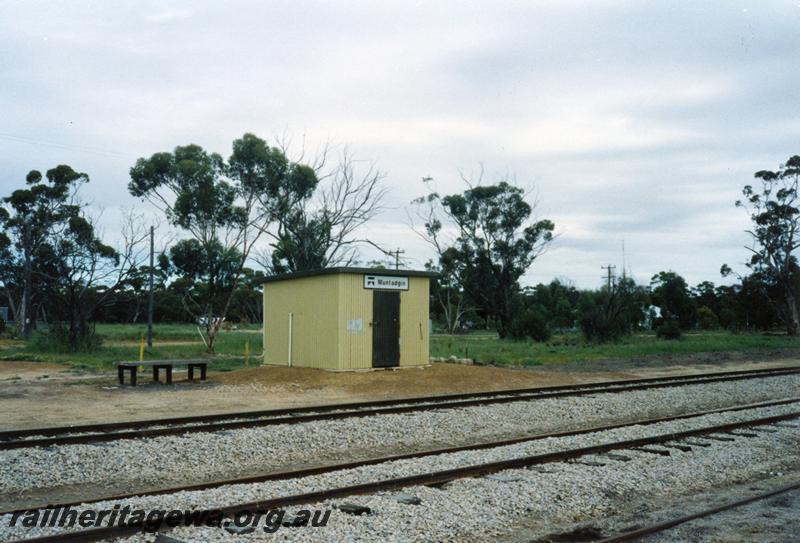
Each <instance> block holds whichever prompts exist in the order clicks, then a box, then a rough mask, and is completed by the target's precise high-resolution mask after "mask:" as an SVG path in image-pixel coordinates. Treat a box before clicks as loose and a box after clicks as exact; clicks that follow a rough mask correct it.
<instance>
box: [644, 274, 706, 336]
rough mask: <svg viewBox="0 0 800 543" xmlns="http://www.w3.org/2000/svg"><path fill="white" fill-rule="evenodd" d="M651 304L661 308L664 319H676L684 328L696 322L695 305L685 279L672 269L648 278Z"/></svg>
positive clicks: (692, 325)
mask: <svg viewBox="0 0 800 543" xmlns="http://www.w3.org/2000/svg"><path fill="white" fill-rule="evenodd" d="M650 288H651V297H652V300H653V304H655V305H657V306H658V307H660V308H661V316H662V317H663V318H664V319H667V320H668V319H676V320H677V321H678V324H679V326H680V327H681V328H682V329H684V330H690V329H692V328H694V326H695V324H696V323H697V306H696V304H695V302H694V300H693V299H692V296H691V293H690V291H689V286H688V285H687V284H686V280H685V279H684V278H683V277H681V276H680V275H678V274H677V273H675V272H673V271H669V272H664V271H662V272H659V273H657V274H656V275H654V276H653V278H652V279H651V280H650Z"/></svg>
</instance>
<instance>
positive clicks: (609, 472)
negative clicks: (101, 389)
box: [0, 406, 800, 541]
mask: <svg viewBox="0 0 800 543" xmlns="http://www.w3.org/2000/svg"><path fill="white" fill-rule="evenodd" d="M796 409H797V407H796V406H781V407H773V408H761V409H753V410H748V411H745V412H734V413H723V414H715V415H707V416H704V417H697V418H695V419H690V420H687V421H676V422H669V423H660V424H654V425H649V426H646V427H643V426H630V427H626V428H621V429H616V430H611V431H607V432H601V433H598V434H587V435H580V436H570V437H565V438H549V439H541V440H536V441H531V442H526V443H522V444H517V445H512V446H507V447H498V448H495V449H490V450H484V451H464V452H459V453H452V454H446V455H439V456H435V457H427V458H422V459H409V460H403V461H397V462H391V463H385V464H380V465H374V466H364V467H361V468H357V469H353V470H345V471H339V472H334V473H327V474H322V475H318V476H313V477H306V478H303V479H297V480H289V481H272V482H266V483H258V484H251V485H236V486H228V487H220V488H216V489H212V490H206V491H198V492H182V493H176V494H172V495H168V496H150V497H141V498H136V499H132V500H128V501H126V504H127V505H130V506H131V507H134V508H136V507H141V508H145V509H157V508H158V509H160V508H166V509H172V508H178V509H182V508H194V509H202V508H210V507H219V506H224V505H230V504H236V503H246V502H250V501H256V500H263V499H268V498H271V497H277V496H286V495H292V494H299V493H303V492H310V491H314V490H321V489H324V488H332V487H339V486H346V485H352V484H358V483H364V482H369V481H376V480H381V479H385V478H392V477H401V476H406V475H413V474H419V473H424V472H429V471H437V470H443V469H450V468H454V467H459V466H464V465H471V464H479V463H484V462H491V461H496V460H503V459H509V458H517V457H521V456H526V455H532V454H541V453H546V452H553V451H556V450H563V449H568V448H575V447H585V446H589V445H594V444H598V443H602V442H609V441H617V440H621V439H633V438H637V437H643V436H647V435H659V434H665V433H669V432H676V431H681V430H687V429H689V428H698V427H705V426H710V425H715V424H721V423H725V422H732V421H738V420H748V419H752V418H757V417H765V416H771V415H777V414H782V413H787V412H793V411H795V410H796ZM773 429H774V430H776V431H775V432H771V433H762V434H761V435H760V437H758V438H736V443H735V445H732V444H731V443H729V442H721V441H708V443H710V444H711V445H710V446H709V447H707V448H699V447H698V448H695V449H693V450H692V451H691V452H686V453H683V452H679V451H674V452H673V456H671V457H668V458H666V457H661V456H658V455H653V454H649V453H644V452H636V451H632V452H628V451H626V452H625V455H626V456H629V457H630V458H631V459H632V460H631V461H630V462H619V461H611V460H609V459H608V457H606V456H597V457H594V458H592V459H591V460H594V461H596V462H608V465H607V466H605V467H598V466H589V465H584V464H580V463H560V464H551V465H548V466H547V467H546V468H545V469H544V470H543V471H545V473H541V472H539V471H535V470H511V471H508V472H504V474H506V475H509V476H511V477H512V478H518V479H519V480H515V481H507V482H502V481H497V480H494V479H491V478H480V479H464V480H458V481H454V482H452V483H448V484H447V485H446V486H445V487H444V488H443V489H434V488H428V487H418V488H410V489H406V490H405V492H406V493H409V494H412V495H415V496H417V497H419V498H420V499H421V500H422V505H420V506H413V505H403V504H400V503H397V502H396V501H395V500H394V498H393V494H387V495H381V496H361V497H354V498H352V499H345V500H341V501H335V502H326V503H325V504H321V505H317V506H316V507H319V508H323V509H326V508H331V507H334V506H336V505H339V504H340V503H341V502H342V501H344V502H350V501H353V502H356V503H364V504H367V505H369V507H371V508H372V509H373V510H374V514H370V515H368V516H364V517H353V516H351V515H346V514H344V513H341V512H339V511H333V513H332V515H331V519H330V523H329V525H328V527H326V528H325V529H311V528H303V529H291V530H290V529H281V530H279V531H278V532H277V534H274V535H269V536H268V535H266V534H263V533H259V534H257V535H258V537H268V539H269V538H272V539H275V538H277V540H281V538H284V537H286V536H288V537H289V539H288V540H295V539H299V540H312V541H317V540H318V541H343V540H352V541H386V540H396V541H450V540H452V541H455V540H457V541H464V540H471V539H475V540H492V539H494V538H495V537H496V536H497V535H498V534H502V533H503V532H504V531H505V530H506V529H507V528H508V526H509V524H510V523H511V522H512V521H514V520H515V519H518V518H519V517H520V516H521V515H525V514H528V515H537V516H540V517H541V518H546V519H548V522H552V519H555V520H561V521H563V520H565V519H569V520H572V521H575V520H580V519H581V518H585V517H588V516H593V515H603V514H607V513H609V512H610V511H613V510H615V508H618V507H622V506H624V505H625V504H626V503H628V502H630V501H632V500H634V499H637V498H639V497H641V496H642V495H651V494H665V493H670V492H675V491H676V489H681V490H682V491H691V490H696V489H701V488H706V487H710V486H713V485H718V484H721V483H725V482H730V481H737V480H744V479H747V478H753V477H755V476H757V475H758V474H759V473H762V472H765V471H770V470H775V469H779V468H780V469H784V470H785V469H786V467H785V466H786V465H788V464H793V463H797V462H798V459H797V457H796V450H797V447H798V446H799V445H800V432H798V430H797V428H796V427H786V426H782V427H774V428H773ZM584 460H587V459H584ZM762 476H763V474H762ZM112 506H113V503H111V502H106V503H101V504H95V505H94V506H93V508H95V509H103V508H110V507H112ZM9 520H10V519H9V517H8V516H6V517H3V518H0V539H2V540H9V539H14V538H20V537H22V536H27V537H32V536H34V535H39V534H40V533H42V532H41V531H40V530H25V531H22V530H17V531H14V530H15V529H12V528H9V527H8V523H9ZM175 537H178V538H179V539H182V540H184V541H216V540H222V539H227V538H229V537H230V536H229V535H228V534H227V533H226V532H224V531H222V530H219V529H207V530H198V529H192V530H187V529H182V530H178V531H176V532H175ZM254 537H255V534H251V535H250V536H247V537H245V538H244V539H243V540H253V538H254ZM143 539H147V537H146V536H141V537H140V538H139V539H137V540H143ZM283 540H286V539H283Z"/></svg>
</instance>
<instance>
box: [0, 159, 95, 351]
mask: <svg viewBox="0 0 800 543" xmlns="http://www.w3.org/2000/svg"><path fill="white" fill-rule="evenodd" d="M88 180H89V176H88V175H86V174H85V173H80V172H76V171H75V170H73V169H72V168H71V167H70V166H66V165H60V166H57V167H55V168H52V169H50V170H48V171H47V172H46V173H45V175H44V176H42V174H41V172H39V171H37V170H31V171H30V172H29V173H28V175H27V176H26V178H25V185H26V186H25V188H21V189H17V190H15V191H13V192H12V193H11V195H10V196H7V197H4V198H3V200H2V202H3V207H2V209H0V224H2V227H3V232H2V234H0V280H2V282H3V284H4V285H5V287H6V293H7V296H8V302H9V305H10V307H11V310H12V312H13V313H14V320H15V324H16V326H17V330H18V333H19V334H20V335H22V337H24V338H25V339H28V338H30V336H31V332H32V330H33V328H34V326H35V321H36V311H35V309H34V308H35V307H37V306H38V304H40V303H41V301H42V299H43V296H44V295H46V293H47V291H48V289H49V287H50V286H51V285H52V283H53V274H55V273H57V268H58V266H57V262H56V261H55V253H54V245H53V242H54V236H56V235H57V234H58V233H59V232H61V231H64V230H68V229H69V228H70V227H71V226H72V223H71V221H73V220H77V218H78V217H79V216H80V206H79V205H77V203H76V201H75V194H76V192H77V190H78V188H79V187H80V186H81V185H82V184H84V183H86V182H88Z"/></svg>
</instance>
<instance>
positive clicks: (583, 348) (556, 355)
mask: <svg viewBox="0 0 800 543" xmlns="http://www.w3.org/2000/svg"><path fill="white" fill-rule="evenodd" d="M797 347H800V340H798V339H797V338H791V337H788V336H786V335H778V334H754V333H752V334H750V333H748V334H744V333H742V334H734V333H731V332H692V333H687V334H684V335H683V338H682V339H681V340H678V341H666V340H663V339H659V338H657V337H656V335H655V334H654V333H640V334H634V335H631V336H628V337H626V338H624V339H623V340H621V341H619V342H618V343H606V344H593V343H587V342H586V341H584V340H583V338H582V337H581V336H580V334H558V335H554V336H553V337H552V339H551V340H550V341H548V342H546V343H537V342H535V341H530V340H528V341H514V340H500V339H499V338H498V337H497V335H496V334H493V333H487V332H477V333H473V334H467V335H457V336H449V335H434V336H432V337H431V356H435V357H449V356H456V357H458V358H473V359H475V360H478V361H480V362H487V363H488V362H492V363H495V364H509V365H516V366H534V365H540V364H559V363H566V362H579V361H591V360H602V359H622V358H637V357H642V356H648V355H671V354H689V353H704V352H722V351H757V350H764V349H781V348H797Z"/></svg>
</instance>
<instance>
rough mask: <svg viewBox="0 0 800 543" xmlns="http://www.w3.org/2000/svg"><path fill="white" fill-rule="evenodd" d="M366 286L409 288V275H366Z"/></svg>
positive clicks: (372, 287)
mask: <svg viewBox="0 0 800 543" xmlns="http://www.w3.org/2000/svg"><path fill="white" fill-rule="evenodd" d="M364 288H367V289H380V290H408V277H406V276H398V275H365V276H364Z"/></svg>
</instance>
